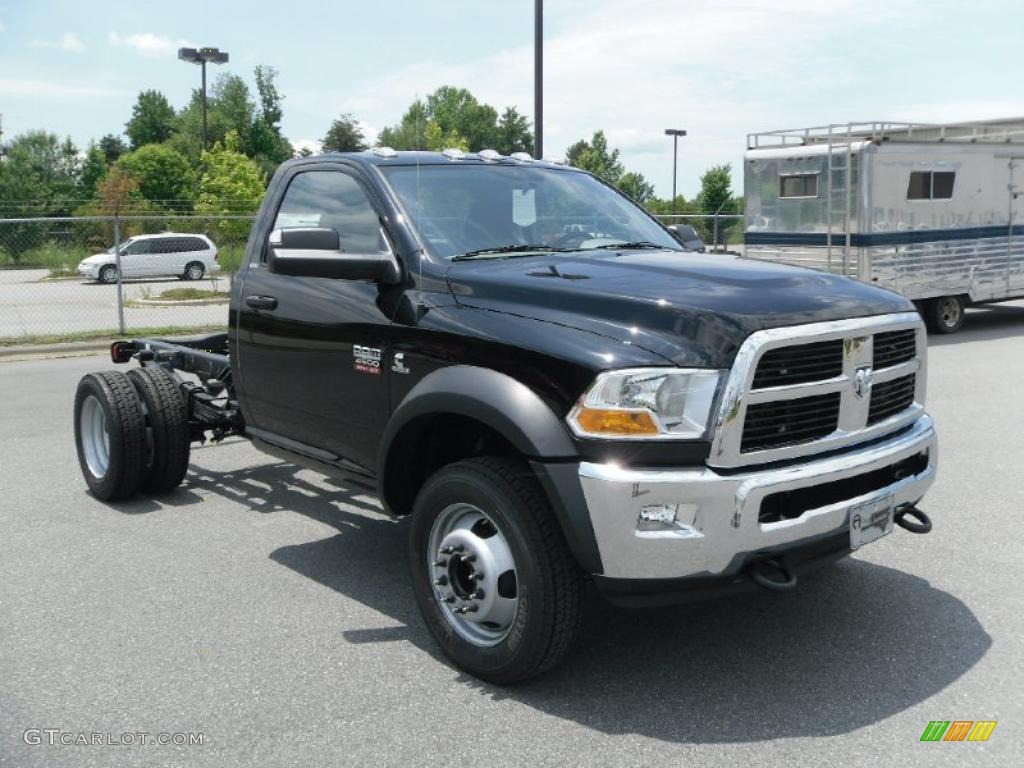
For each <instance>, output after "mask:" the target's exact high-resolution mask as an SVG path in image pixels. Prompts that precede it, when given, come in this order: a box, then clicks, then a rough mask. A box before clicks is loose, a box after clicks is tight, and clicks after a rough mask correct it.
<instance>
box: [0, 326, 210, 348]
mask: <svg viewBox="0 0 1024 768" xmlns="http://www.w3.org/2000/svg"><path fill="white" fill-rule="evenodd" d="M226 330H227V328H226V327H225V326H223V325H200V326H188V325H161V326H153V327H149V328H129V329H128V330H126V331H125V332H124V333H119V332H118V331H117V329H116V328H110V329H106V330H101V331H72V332H70V333H52V334H25V335H24V336H0V347H15V346H21V345H28V344H66V343H68V342H73V341H115V340H117V339H137V338H139V337H143V336H145V337H163V336H197V335H199V334H201V333H216V332H218V331H226Z"/></svg>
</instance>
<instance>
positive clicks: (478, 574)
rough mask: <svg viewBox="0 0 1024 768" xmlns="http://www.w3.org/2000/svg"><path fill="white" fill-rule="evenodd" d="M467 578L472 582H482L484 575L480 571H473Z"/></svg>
mask: <svg viewBox="0 0 1024 768" xmlns="http://www.w3.org/2000/svg"><path fill="white" fill-rule="evenodd" d="M469 578H471V579H472V580H473V581H483V580H484V574H483V572H482V571H473V572H472V573H471V574H469Z"/></svg>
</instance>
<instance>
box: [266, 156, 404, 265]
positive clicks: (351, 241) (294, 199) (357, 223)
mask: <svg viewBox="0 0 1024 768" xmlns="http://www.w3.org/2000/svg"><path fill="white" fill-rule="evenodd" d="M296 227H330V228H331V229H334V230H336V231H337V233H338V239H339V241H340V243H341V250H342V251H345V252H347V253H383V252H387V251H388V246H387V241H386V240H385V239H384V234H383V232H382V230H381V226H380V220H379V219H378V217H377V212H376V211H374V209H373V206H372V205H371V204H370V200H369V198H367V196H366V193H365V192H364V191H363V188H362V187H361V186H359V182H357V181H356V180H355V179H354V178H352V177H351V176H349V175H348V174H346V173H341V172H339V171H307V172H305V173H300V174H299V175H297V176H296V177H295V178H294V179H292V182H291V184H289V185H288V191H287V192H285V195H284V199H283V200H282V201H281V207H280V208H279V209H278V212H277V219H276V220H275V222H274V229H288V228H296Z"/></svg>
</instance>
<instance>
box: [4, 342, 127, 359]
mask: <svg viewBox="0 0 1024 768" xmlns="http://www.w3.org/2000/svg"><path fill="white" fill-rule="evenodd" d="M109 349H110V341H109V340H105V339H96V340H95V341H67V342H63V343H61V344H26V345H24V346H20V347H0V361H4V360H8V359H9V358H18V359H22V358H25V359H27V358H33V357H72V356H74V355H86V354H92V353H94V352H106V351H107V350H109Z"/></svg>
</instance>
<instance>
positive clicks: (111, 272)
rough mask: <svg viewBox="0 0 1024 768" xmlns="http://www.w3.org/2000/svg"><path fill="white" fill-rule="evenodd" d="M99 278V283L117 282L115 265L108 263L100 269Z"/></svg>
mask: <svg viewBox="0 0 1024 768" xmlns="http://www.w3.org/2000/svg"><path fill="white" fill-rule="evenodd" d="M99 280H100V282H101V283H105V284H107V285H110V284H111V283H116V282H117V267H115V266H114V265H113V264H108V265H107V266H105V267H103V269H101V270H100V277H99Z"/></svg>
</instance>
